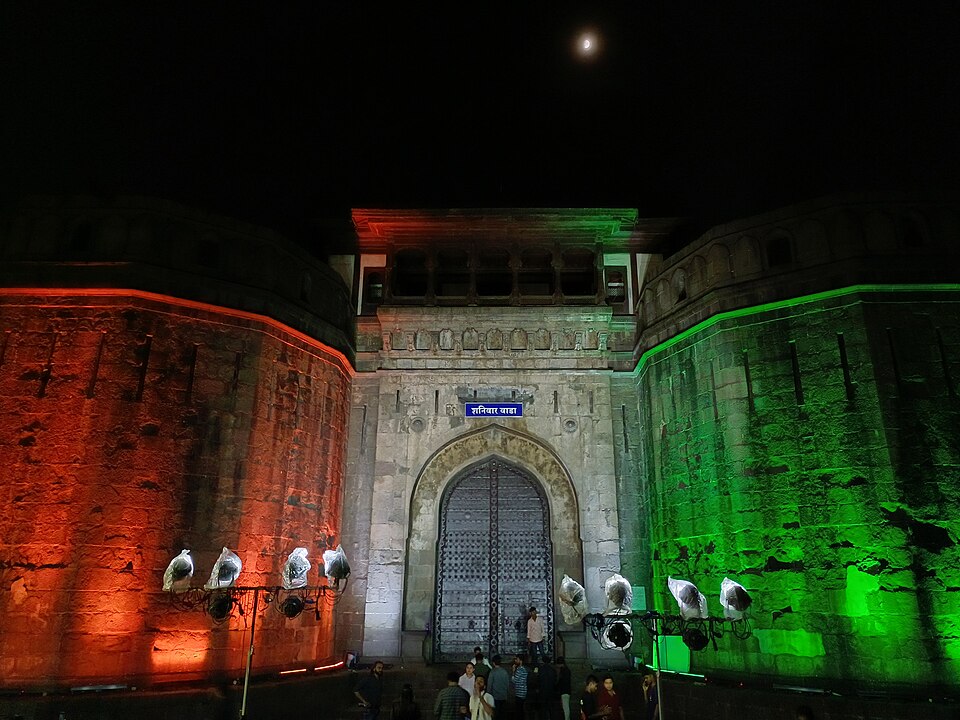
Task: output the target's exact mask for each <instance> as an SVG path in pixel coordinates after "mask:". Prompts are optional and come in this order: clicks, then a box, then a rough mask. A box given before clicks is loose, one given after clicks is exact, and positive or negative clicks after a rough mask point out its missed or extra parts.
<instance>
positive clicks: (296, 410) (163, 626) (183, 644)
mask: <svg viewBox="0 0 960 720" xmlns="http://www.w3.org/2000/svg"><path fill="white" fill-rule="evenodd" d="M0 297H2V299H0V342H2V343H3V350H2V359H0V398H2V400H0V466H2V467H4V468H5V470H4V472H3V476H2V481H0V502H2V506H3V507H4V516H3V520H2V531H0V539H2V540H0V543H2V544H0V603H2V607H0V618H2V619H0V624H2V632H0V678H2V683H3V684H4V685H6V686H22V685H30V686H35V685H37V684H47V683H70V682H74V683H75V682H78V681H90V682H94V683H96V682H97V681H98V680H110V681H114V680H119V679H122V678H137V677H145V676H150V675H152V676H153V679H155V680H156V679H163V678H173V677H191V676H197V677H199V676H216V675H220V674H227V673H229V674H234V675H235V674H236V673H237V672H238V671H239V670H240V668H242V665H243V662H244V659H245V653H244V652H243V648H244V647H245V642H246V639H247V635H246V633H245V628H246V622H247V621H246V620H244V619H243V618H235V619H233V620H231V621H230V622H229V623H227V624H225V625H221V626H215V627H211V625H212V623H211V622H210V620H209V618H207V617H206V616H205V615H204V614H203V613H202V611H200V610H196V611H193V612H184V611H178V610H175V609H174V608H173V607H172V606H171V604H170V600H169V598H168V597H167V596H166V595H164V594H163V593H161V592H160V588H161V584H162V575H163V572H164V569H165V568H166V565H167V562H168V561H169V560H170V558H171V557H173V556H174V555H176V554H177V553H179V551H180V550H181V549H182V548H189V549H191V550H192V555H193V558H194V562H195V565H196V573H195V576H194V584H196V585H200V584H202V583H203V582H205V581H206V579H207V578H208V576H209V573H210V570H211V568H212V565H213V563H214V561H215V560H216V558H217V556H218V555H219V553H220V549H221V547H222V546H228V547H230V548H231V549H232V550H234V551H235V552H236V553H237V554H238V555H239V556H240V558H241V560H242V561H243V573H242V575H241V578H240V582H239V584H241V585H275V584H279V572H280V568H281V566H282V564H283V562H284V560H285V559H286V556H287V554H288V553H289V552H290V551H291V550H292V549H293V548H294V547H297V546H304V547H307V548H308V549H309V550H310V554H311V560H312V562H313V563H314V567H315V568H316V567H317V566H321V567H322V562H321V559H320V554H321V552H322V551H323V549H325V548H326V547H328V546H331V545H335V544H336V543H337V542H339V539H340V493H341V487H342V483H341V477H342V473H343V464H344V449H345V443H344V439H345V437H346V431H347V420H348V415H349V406H350V402H349V396H348V393H349V386H350V376H351V370H350V368H349V366H348V365H347V364H346V363H345V360H344V358H343V356H342V355H340V354H339V353H336V352H331V351H329V350H328V349H326V348H324V347H323V346H322V345H320V344H319V343H312V342H308V341H305V340H303V339H302V336H299V335H298V334H297V333H293V332H289V331H285V330H284V328H283V327H282V326H280V325H279V324H276V323H272V324H271V323H269V322H267V321H264V320H262V319H261V320H258V319H256V318H254V317H253V316H248V317H246V318H241V317H238V316H236V315H235V314H230V313H221V312H219V311H218V310H217V309H216V308H212V307H210V308H202V309H201V308H199V307H197V306H196V305H189V304H182V303H181V302H180V301H177V300H173V299H170V300H169V301H164V300H161V299H156V298H155V299H147V298H145V297H142V296H139V295H136V294H133V295H128V294H125V293H123V292H117V293H111V292H101V293H97V294H95V295H83V294H79V295H72V294H70V293H67V292H64V293H61V294H52V293H47V294H42V293H38V294H36V295H34V296H29V295H25V294H17V293H13V294H3V295H2V296H0ZM311 584H314V585H316V584H320V576H319V575H318V573H317V571H316V570H314V571H313V572H312V574H311ZM248 602H250V598H248ZM248 610H249V607H248ZM268 610H269V608H268ZM257 632H258V648H257V664H258V666H259V667H261V668H269V667H283V666H285V665H288V664H290V663H292V662H309V661H310V660H311V659H324V658H328V657H330V656H332V655H333V652H334V647H333V642H334V639H333V633H332V615H331V613H330V610H329V609H327V608H324V609H323V616H322V618H321V620H320V621H319V622H317V621H315V620H314V619H313V615H312V613H308V614H304V615H303V616H301V619H298V620H295V621H289V622H288V621H285V620H284V619H283V618H282V616H280V615H279V614H278V613H276V612H274V611H273V610H269V612H265V613H263V617H262V624H258V628H257Z"/></svg>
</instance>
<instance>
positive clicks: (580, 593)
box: [559, 575, 588, 625]
mask: <svg viewBox="0 0 960 720" xmlns="http://www.w3.org/2000/svg"><path fill="white" fill-rule="evenodd" d="M559 596H560V614H561V615H562V616H563V621H564V622H565V623H567V624H569V625H574V624H576V623H579V622H580V621H581V620H583V618H584V617H586V615H587V610H588V608H587V591H586V590H585V589H584V587H583V585H581V584H580V583H578V582H577V581H576V580H574V579H573V578H571V577H570V576H569V575H564V576H563V580H562V581H561V582H560V592H559Z"/></svg>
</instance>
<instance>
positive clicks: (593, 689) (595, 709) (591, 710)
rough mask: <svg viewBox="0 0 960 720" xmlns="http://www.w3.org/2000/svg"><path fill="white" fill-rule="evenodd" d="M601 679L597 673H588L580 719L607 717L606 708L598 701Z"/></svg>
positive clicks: (581, 699)
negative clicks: (600, 705) (598, 678)
mask: <svg viewBox="0 0 960 720" xmlns="http://www.w3.org/2000/svg"><path fill="white" fill-rule="evenodd" d="M599 688H600V681H599V680H597V676H596V675H587V682H586V684H585V685H584V688H583V697H581V698H580V720H596V719H597V718H605V717H607V711H606V709H601V708H600V707H599V705H598V703H597V699H598V698H597V690H599Z"/></svg>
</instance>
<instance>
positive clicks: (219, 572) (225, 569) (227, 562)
mask: <svg viewBox="0 0 960 720" xmlns="http://www.w3.org/2000/svg"><path fill="white" fill-rule="evenodd" d="M242 567H243V563H241V562H240V557H239V556H238V555H237V554H236V553H235V552H231V550H230V548H226V547H225V548H224V549H223V551H222V552H221V553H220V557H219V558H217V562H216V563H214V565H213V570H212V571H211V572H210V579H209V580H208V581H207V584H206V585H204V586H203V587H204V588H205V589H207V590H218V589H220V588H228V587H230V586H232V585H233V584H234V583H235V582H237V578H238V577H240V570H241V568H242Z"/></svg>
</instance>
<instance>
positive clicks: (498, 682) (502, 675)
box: [487, 655, 510, 720]
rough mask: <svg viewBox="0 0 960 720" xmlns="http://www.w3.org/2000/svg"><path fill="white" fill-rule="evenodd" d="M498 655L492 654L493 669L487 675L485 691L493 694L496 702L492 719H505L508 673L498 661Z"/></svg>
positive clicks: (508, 682)
mask: <svg viewBox="0 0 960 720" xmlns="http://www.w3.org/2000/svg"><path fill="white" fill-rule="evenodd" d="M502 661H503V658H501V657H500V656H499V655H494V656H493V669H492V670H491V671H490V674H489V675H488V676H487V692H489V693H490V694H491V695H493V699H494V700H495V701H496V704H495V705H494V707H493V717H494V720H506V717H507V695H509V694H510V673H508V672H507V669H506V668H505V667H503V666H502V665H501V664H500V663H501V662H502Z"/></svg>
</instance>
